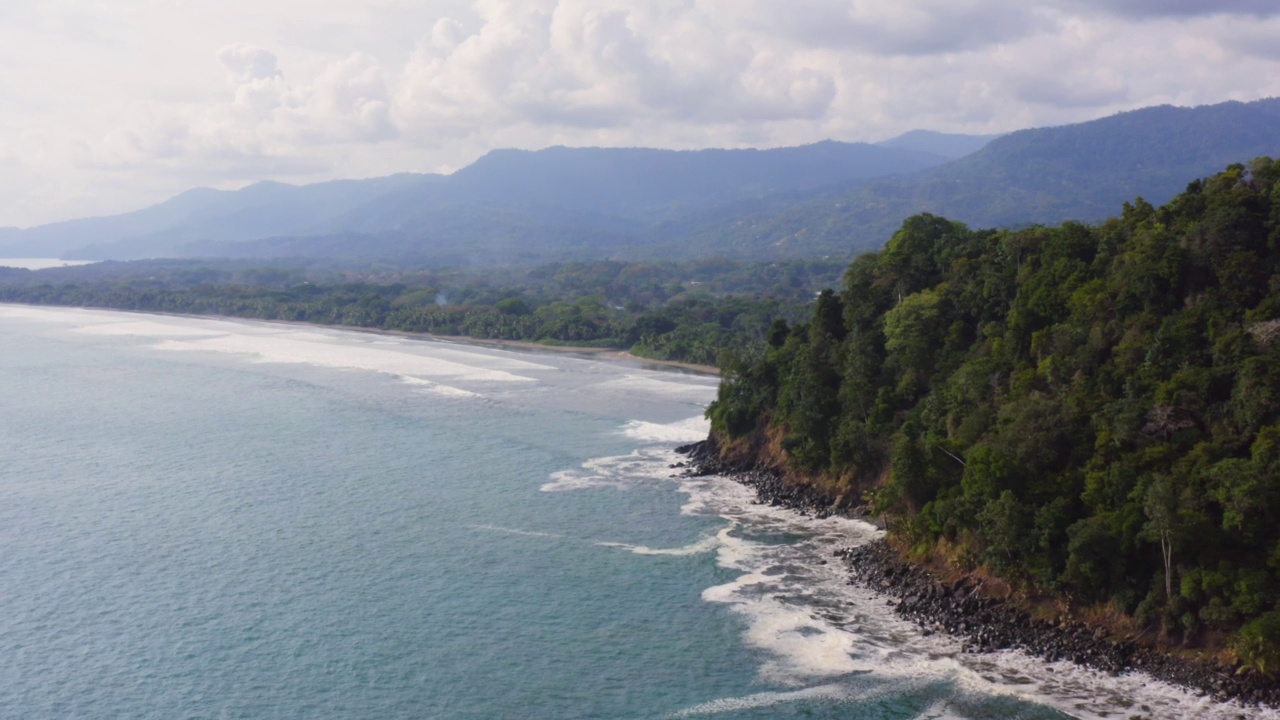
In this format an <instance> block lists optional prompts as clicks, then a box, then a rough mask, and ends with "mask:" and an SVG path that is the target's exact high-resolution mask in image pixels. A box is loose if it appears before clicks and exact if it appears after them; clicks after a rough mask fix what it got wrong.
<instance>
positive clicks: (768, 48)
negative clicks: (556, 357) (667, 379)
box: [0, 0, 1280, 225]
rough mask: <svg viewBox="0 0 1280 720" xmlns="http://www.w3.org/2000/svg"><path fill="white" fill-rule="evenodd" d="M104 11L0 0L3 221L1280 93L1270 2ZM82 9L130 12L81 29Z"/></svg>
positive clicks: (1018, 123)
mask: <svg viewBox="0 0 1280 720" xmlns="http://www.w3.org/2000/svg"><path fill="white" fill-rule="evenodd" d="M117 8H124V9H123V10H119V11H118V12H117ZM105 12H107V9H106V6H105V5H104V4H103V3H102V0H60V2H59V3H55V4H48V5H45V6H41V8H39V9H38V10H34V9H28V10H24V11H21V12H8V13H6V12H5V11H0V70H3V73H0V77H3V78H4V96H5V98H6V99H7V100H8V101H9V102H7V103H5V106H4V107H0V128H2V129H3V130H4V132H3V133H0V158H4V166H5V168H6V169H7V170H6V171H9V169H12V173H11V175H10V177H22V178H24V181H23V183H21V184H22V186H23V187H32V188H37V187H38V188H39V192H38V193H36V194H29V196H24V197H27V199H26V200H24V201H23V202H25V203H26V204H24V205H20V204H19V203H18V202H17V201H16V200H14V199H12V198H13V197H14V196H12V195H10V196H8V197H9V199H6V198H5V197H0V225H3V224H8V223H14V222H19V223H21V222H30V221H38V220H49V219H55V218H57V217H59V216H69V215H73V214H79V211H78V210H74V209H71V208H72V207H73V206H74V207H89V206H92V207H94V208H95V209H100V208H101V207H102V205H103V203H105V202H107V200H102V198H109V199H111V202H116V201H118V200H119V198H122V197H126V196H128V194H129V191H128V188H131V187H136V188H139V189H138V190H137V195H136V197H137V201H136V202H135V203H133V205H141V204H144V203H145V202H149V201H154V200H156V199H160V198H162V197H163V196H164V195H165V194H176V193H177V192H180V191H182V190H184V189H186V187H187V186H189V185H191V184H209V185H216V186H222V187H227V186H237V185H242V184H246V183H249V182H252V181H256V180H259V179H263V178H265V177H272V178H274V179H280V180H291V181H306V180H324V179H330V178H332V177H339V176H372V175H383V174H389V173H392V172H399V171H406V170H418V171H433V170H438V169H441V168H456V167H461V166H463V165H466V164H467V163H469V162H471V161H472V160H474V159H475V158H476V157H477V156H479V155H481V154H483V153H484V152H486V151H488V150H490V149H492V148H495V147H513V146H514V147H524V148H537V147H545V146H548V145H555V144H564V145H609V146H636V145H647V146H660V147H672V148H698V147H743V146H757V147H759V146H777V145H794V144H800V143H806V142H813V141H817V140H821V139H825V138H836V139H841V140H874V139H879V138H883V137H888V136H891V135H896V134H898V133H900V132H903V131H905V130H909V129H913V128H928V129H935V130H943V131H951V132H974V133H989V132H999V131H1007V130H1015V129H1019V128H1023V127H1030V126H1045V125H1053V124H1061V123H1066V122H1075V121H1080V120H1087V119H1092V118H1096V117H1100V116H1103V115H1107V114H1110V113H1113V112H1118V111H1122V110H1128V109H1133V108H1136V107H1141V106H1145V105H1152V104H1160V103H1174V104H1203V103H1209V102H1218V101H1221V100H1226V99H1239V100H1250V99H1255V98H1257V97H1261V96H1265V95H1275V94H1280V51H1276V50H1275V47H1276V45H1275V43H1273V42H1272V41H1271V39H1272V38H1274V37H1276V36H1277V34H1280V3H1276V2H1274V0H1265V1H1264V0H1216V1H1215V2H1208V1H1207V0H1194V1H1193V0H1128V1H1124V0H1079V1H1078V2H1077V1H1074V0H1054V1H1053V2H1049V3H1027V2H1025V1H1024V0H897V1H896V2H886V1H884V0H786V1H785V2H784V1H783V0H363V1H357V0H189V1H187V2H183V3H155V2H150V1H149V0H119V1H118V2H116V3H113V4H112V8H111V12H112V13H115V15H114V16H113V17H114V18H115V19H114V20H112V21H111V22H112V23H114V24H108V25H99V24H98V22H97V21H98V19H99V18H101V17H103V13H105ZM248 18H252V20H250V19H248ZM84 27H109V28H110V32H108V33H100V34H101V35H102V38H101V41H100V42H95V43H93V44H89V45H87V44H85V42H84V41H83V33H82V32H81V31H80V30H77V28H84ZM70 68H75V72H71V71H70ZM1272 78H1276V79H1274V80H1273V79H1272ZM45 176H47V177H49V178H50V179H49V180H48V181H47V182H44V183H41V182H34V181H29V179H30V178H39V177H45ZM55 178H56V179H55ZM95 188H96V189H95ZM32 192H33V193H35V192H36V191H34V190H33V191H32ZM95 198H97V199H95ZM59 203H63V204H64V206H65V208H64V210H62V211H59V210H58V207H60V205H59ZM128 208H129V205H127V204H126V205H124V206H121V207H119V208H118V209H121V210H123V209H128Z"/></svg>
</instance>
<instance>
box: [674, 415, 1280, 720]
mask: <svg viewBox="0 0 1280 720" xmlns="http://www.w3.org/2000/svg"><path fill="white" fill-rule="evenodd" d="M676 452H677V453H679V454H681V455H684V456H686V457H687V458H688V460H687V461H685V462H683V463H679V464H677V466H676V467H680V468H683V469H684V473H685V474H686V475H689V476H701V475H719V476H723V477H726V478H728V479H730V480H733V481H735V482H739V483H742V484H743V485H746V486H748V487H751V488H753V489H754V490H755V491H756V498H757V501H758V502H760V503H763V504H768V505H774V506H779V507H786V508H789V509H792V510H795V511H797V512H800V513H801V514H806V515H813V516H815V517H823V516H827V515H832V514H840V515H844V516H848V517H857V518H860V519H863V520H868V521H870V519H869V518H866V517H863V516H861V515H859V514H858V513H857V512H856V511H851V510H848V509H844V508H841V507H840V506H839V499H837V498H832V497H830V496H829V495H827V494H825V493H823V492H822V491H820V490H818V489H816V488H814V487H812V486H808V485H799V484H796V483H791V482H788V481H787V480H786V479H785V478H784V477H783V476H782V474H781V473H779V472H777V471H776V470H773V469H770V468H766V467H762V466H759V465H733V464H731V463H726V462H725V461H724V460H722V459H721V458H720V457H719V453H718V451H717V448H716V446H715V443H714V441H713V440H702V441H699V442H696V443H691V444H688V445H682V446H680V447H677V448H676ZM835 555H836V557H837V559H839V560H840V561H841V562H842V563H844V565H845V568H846V570H847V572H848V573H849V578H850V579H849V583H850V584H856V585H860V586H862V587H865V588H868V589H870V590H872V591H874V592H876V593H877V594H879V595H881V596H883V597H884V598H885V599H886V601H887V603H888V604H889V605H890V606H891V607H892V608H893V610H894V613H895V614H897V615H898V616H899V617H902V618H904V619H906V620H910V621H912V622H913V623H915V624H916V625H917V626H918V627H920V628H922V630H923V631H924V633H925V634H926V635H928V634H933V633H944V634H946V635H948V636H950V637H953V638H956V639H958V640H960V641H962V651H963V652H973V653H979V652H996V651H1000V650H1019V651H1022V652H1024V653H1026V654H1027V655H1029V656H1031V657H1036V658H1041V659H1043V660H1044V661H1046V662H1054V661H1059V660H1067V661H1070V662H1072V663H1074V664H1076V665H1081V666H1084V667H1088V668H1092V669H1095V670H1100V671H1102V672H1106V673H1111V674H1123V673H1127V672H1142V673H1145V674H1147V675H1149V676H1150V677H1152V678H1155V679H1157V680H1161V681H1164V682H1168V683H1170V684H1173V685H1177V686H1179V687H1182V688H1184V689H1187V690H1189V691H1191V692H1195V693H1199V694H1201V695H1204V696H1208V697H1212V698H1213V699H1214V700H1215V701H1218V702H1230V701H1235V702H1238V703H1241V704H1242V705H1246V706H1248V705H1252V706H1259V705H1262V706H1268V707H1272V708H1280V683H1277V682H1275V681H1272V680H1268V679H1266V678H1263V677H1261V676H1258V675H1255V674H1249V675H1240V674H1237V673H1236V672H1235V671H1234V669H1233V668H1231V667H1228V666H1226V665H1223V664H1220V663H1212V662H1206V661H1202V660H1196V659H1191V658H1187V657H1182V656H1179V655H1176V654H1174V653H1172V652H1168V651H1162V650H1159V649H1157V648H1154V647H1149V646H1147V645H1143V644H1140V643H1139V642H1138V639H1137V638H1130V637H1110V636H1109V635H1108V633H1107V630H1106V629H1105V628H1103V627H1101V626H1093V625H1089V624H1087V623H1085V622H1082V621H1079V620H1073V619H1071V618H1064V619H1061V620H1060V621H1056V622H1055V621H1050V620H1044V619H1036V618H1033V617H1032V615H1031V613H1030V612H1029V611H1028V609H1027V608H1024V607H1021V606H1020V605H1019V604H1018V603H1016V602H1014V601H1012V600H1007V599H1003V598H1000V597H996V596H993V595H990V594H984V585H983V582H982V580H980V579H977V578H974V577H972V576H967V575H966V576H961V577H959V578H958V579H952V578H941V577H936V576H935V575H934V574H933V573H932V572H931V571H930V570H929V569H928V568H926V567H925V566H924V565H922V564H919V563H914V562H911V561H909V560H907V559H906V558H905V557H904V555H903V554H902V553H901V552H900V551H899V550H898V549H897V548H895V547H894V546H893V545H892V544H891V543H890V542H889V541H887V540H885V539H880V540H876V541H873V542H871V543H868V544H866V545H861V546H858V547H851V548H845V549H842V550H838V551H836V553H835ZM1241 717H1244V716H1243V715H1242V716H1241Z"/></svg>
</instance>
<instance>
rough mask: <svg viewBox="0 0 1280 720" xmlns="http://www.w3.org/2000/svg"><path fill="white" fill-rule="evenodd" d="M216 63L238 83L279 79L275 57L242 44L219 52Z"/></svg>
mask: <svg viewBox="0 0 1280 720" xmlns="http://www.w3.org/2000/svg"><path fill="white" fill-rule="evenodd" d="M218 62H220V63H222V67H224V68H226V69H227V72H228V73H230V75H231V79H232V80H233V81H235V82H238V83H249V82H253V81H255V80H270V79H272V78H277V77H280V70H279V69H277V67H276V63H277V60H276V56H275V55H273V54H271V53H270V52H268V51H266V50H263V49H262V48H256V47H253V46H251V45H245V44H244V43H235V44H233V45H228V46H226V47H224V48H222V49H221V50H219V51H218Z"/></svg>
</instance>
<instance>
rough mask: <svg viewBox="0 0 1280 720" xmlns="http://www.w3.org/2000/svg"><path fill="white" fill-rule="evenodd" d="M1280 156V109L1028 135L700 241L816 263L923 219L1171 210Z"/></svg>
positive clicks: (981, 221)
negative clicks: (1211, 184) (802, 256)
mask: <svg viewBox="0 0 1280 720" xmlns="http://www.w3.org/2000/svg"><path fill="white" fill-rule="evenodd" d="M1263 155H1266V156H1276V155H1280V99H1277V98H1270V99H1266V100H1258V101H1255V102H1250V103H1241V102H1227V103H1221V104H1218V105H1206V106H1202V107H1196V108H1183V107H1173V106H1169V105H1161V106H1157V107H1150V108H1144V109H1141V110H1133V111H1130V112H1125V113H1120V114H1118V115H1112V116H1110V117H1106V118H1102V119H1100V120H1093V121H1090V122H1084V123H1078V124H1075V125H1065V126H1061V127H1051V128H1037V129H1032V130H1021V131H1018V132H1014V133H1010V134H1008V135H1004V136H1001V137H999V138H996V139H994V140H992V141H991V142H990V143H988V144H987V145H986V146H984V147H983V148H982V149H981V150H979V151H977V152H975V153H973V154H971V155H968V156H965V157H962V158H960V159H958V160H955V161H952V162H950V163H947V164H945V165H941V166H938V167H934V168H930V169H927V170H924V171H922V172H920V173H916V174H914V175H910V176H903V177H897V178H886V179H882V180H878V181H876V182H873V183H868V184H866V185H863V186H861V187H858V188H854V189H851V190H848V191H845V192H837V193H828V194H825V195H823V196H821V197H818V198H811V199H809V200H807V201H803V202H799V203H795V204H792V205H789V206H787V207H783V208H766V209H765V210H764V211H761V212H756V213H752V214H747V215H744V216H742V217H741V218H739V219H738V222H737V223H736V224H735V225H734V226H732V227H720V228H711V227H703V228H700V230H699V236H698V242H699V243H700V244H701V245H702V246H704V247H706V248H710V249H711V250H709V251H710V252H715V250H714V248H733V249H734V250H735V252H739V253H745V254H750V253H765V252H771V251H772V252H777V251H778V249H779V248H788V249H790V250H788V252H799V248H803V249H804V252H809V253H813V254H821V253H824V252H826V253H829V252H849V251H851V250H861V249H872V248H878V247H880V246H881V245H883V244H884V242H885V241H886V240H887V239H888V238H889V236H890V235H891V234H892V233H893V231H894V230H895V229H896V228H897V227H898V226H899V225H900V224H901V222H902V220H903V218H906V217H908V216H910V215H914V214H917V213H921V212H929V213H934V214H937V215H943V216H945V217H947V218H950V219H953V220H958V221H960V222H964V223H966V224H968V225H969V226H971V227H1017V226H1025V225H1031V224H1055V223H1060V222H1062V221H1065V220H1078V221H1081V222H1093V221H1098V220H1101V219H1103V218H1105V217H1107V216H1108V215H1109V214H1110V213H1112V212H1113V208H1114V206H1115V205H1116V204H1117V203H1121V202H1125V201H1129V200H1133V199H1134V198H1136V197H1138V196H1142V197H1143V198H1145V199H1146V200H1148V201H1149V202H1152V203H1154V204H1161V203H1164V202H1167V201H1168V200H1169V199H1171V198H1172V197H1173V196H1174V195H1176V194H1177V193H1178V192H1180V191H1181V190H1183V189H1184V188H1185V187H1186V184H1187V178H1197V177H1205V176H1208V175H1211V174H1213V173H1214V172H1216V171H1218V170H1220V169H1221V168H1222V167H1225V166H1226V165H1229V164H1231V163H1237V162H1247V161H1249V160H1252V159H1254V158H1256V157H1259V156H1263Z"/></svg>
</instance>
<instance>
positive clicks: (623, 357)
mask: <svg viewBox="0 0 1280 720" xmlns="http://www.w3.org/2000/svg"><path fill="white" fill-rule="evenodd" d="M0 304H3V305H12V306H14V307H41V308H70V309H79V310H103V311H106V312H118V313H130V314H134V315H157V316H161V317H179V318H193V319H206V320H231V321H240V322H260V323H270V324H273V325H292V326H295V327H309V328H329V329H332V330H349V331H352V332H361V333H367V334H370V335H383V336H388V337H399V338H406V339H409V340H424V341H429V342H443V343H454V344H458V345H473V346H475V347H490V348H499V349H503V350H514V351H519V352H552V353H561V354H567V355H583V356H588V357H589V356H599V357H604V358H607V359H610V360H618V361H623V362H629V363H636V364H639V365H641V366H642V367H645V368H646V369H649V370H666V371H671V372H686V373H692V374H695V375H708V376H715V377H719V375H720V368H718V367H715V366H714V365H699V364H697V363H687V362H681V361H679V360H655V359H653V358H646V357H640V356H639V355H632V354H631V353H629V352H627V351H626V350H620V349H618V348H604V347H589V346H582V345H549V344H544V343H537V342H531V341H527V340H502V339H498V338H473V337H470V336H467V335H436V334H433V333H417V332H409V331H407V330H387V329H384V328H370V327H360V326H357V325H327V324H324V323H313V322H306V321H303V320H280V319H270V320H269V319H264V318H248V317H240V316H238V315H213V314H210V315H197V314H192V313H170V312H160V311H157V310H126V309H121V308H105V307H91V306H75V305H35V304H27V303H0Z"/></svg>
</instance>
